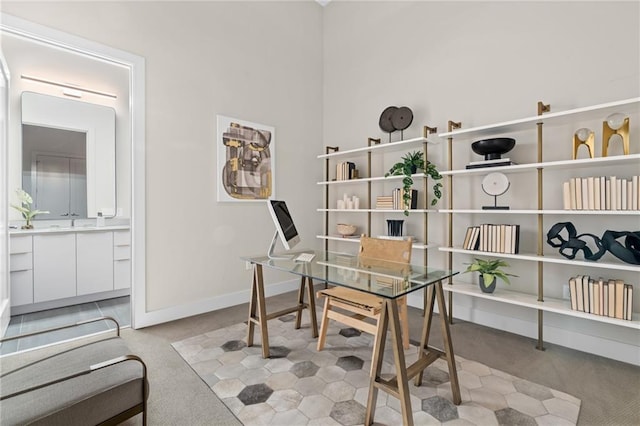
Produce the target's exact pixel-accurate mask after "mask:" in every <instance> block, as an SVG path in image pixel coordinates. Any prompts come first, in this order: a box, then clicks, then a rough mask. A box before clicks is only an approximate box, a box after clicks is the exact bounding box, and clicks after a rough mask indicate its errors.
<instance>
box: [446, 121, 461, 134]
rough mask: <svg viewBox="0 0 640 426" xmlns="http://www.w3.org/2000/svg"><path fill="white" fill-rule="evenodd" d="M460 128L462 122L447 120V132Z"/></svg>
mask: <svg viewBox="0 0 640 426" xmlns="http://www.w3.org/2000/svg"><path fill="white" fill-rule="evenodd" d="M461 127H462V122H461V121H458V122H456V121H451V120H449V123H448V125H447V129H448V131H449V132H451V131H453V130H456V129H459V128H461Z"/></svg>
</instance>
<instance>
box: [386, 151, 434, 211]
mask: <svg viewBox="0 0 640 426" xmlns="http://www.w3.org/2000/svg"><path fill="white" fill-rule="evenodd" d="M418 171H422V172H423V173H424V174H426V175H427V176H430V177H431V179H433V180H436V181H438V180H440V179H442V175H441V174H440V172H438V169H436V166H435V165H434V164H433V163H431V162H429V161H427V162H426V163H425V160H424V153H423V152H422V151H414V152H408V153H406V154H405V155H404V156H402V162H399V163H396V164H394V165H393V167H391V168H390V169H389V171H388V172H387V173H385V175H384V177H389V176H404V177H403V178H402V190H403V192H402V200H403V202H404V207H405V208H404V215H405V216H409V207H410V205H411V187H412V186H413V178H412V177H411V176H412V175H413V174H415V173H418ZM440 188H442V183H440V182H436V183H435V184H434V185H433V195H434V199H433V200H431V205H432V206H435V205H436V204H437V203H438V200H439V199H440V197H442V191H441V190H440Z"/></svg>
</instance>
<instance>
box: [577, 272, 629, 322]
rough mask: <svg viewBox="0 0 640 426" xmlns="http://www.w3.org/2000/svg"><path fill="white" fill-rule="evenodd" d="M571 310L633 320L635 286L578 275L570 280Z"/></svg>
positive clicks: (620, 281) (618, 281)
mask: <svg viewBox="0 0 640 426" xmlns="http://www.w3.org/2000/svg"><path fill="white" fill-rule="evenodd" d="M569 297H570V298H571V309H572V310H574V311H580V312H586V313H590V314H595V315H601V316H605V317H610V318H618V319H623V320H631V319H632V312H633V285H631V284H625V283H624V281H622V280H604V279H603V278H598V279H593V278H591V277H590V276H589V275H577V276H575V277H571V278H570V279H569Z"/></svg>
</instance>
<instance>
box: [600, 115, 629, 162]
mask: <svg viewBox="0 0 640 426" xmlns="http://www.w3.org/2000/svg"><path fill="white" fill-rule="evenodd" d="M613 135H619V136H620V138H622V152H623V153H624V155H629V117H625V116H624V114H620V113H615V114H611V115H610V116H608V117H607V119H606V121H603V122H602V156H603V157H606V156H607V152H608V151H609V142H610V141H611V138H612V137H613Z"/></svg>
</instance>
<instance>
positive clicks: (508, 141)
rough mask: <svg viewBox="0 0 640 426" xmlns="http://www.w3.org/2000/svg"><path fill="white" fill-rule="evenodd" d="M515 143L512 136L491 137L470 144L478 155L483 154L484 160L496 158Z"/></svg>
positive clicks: (509, 149) (510, 148)
mask: <svg viewBox="0 0 640 426" xmlns="http://www.w3.org/2000/svg"><path fill="white" fill-rule="evenodd" d="M515 145H516V140H515V139H513V138H491V139H483V140H481V141H475V142H474V143H472V144H471V149H472V150H473V152H475V153H476V154H478V155H484V159H485V160H498V159H500V156H501V155H502V154H506V153H507V152H509V151H511V150H512V149H513V147H514V146H515Z"/></svg>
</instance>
